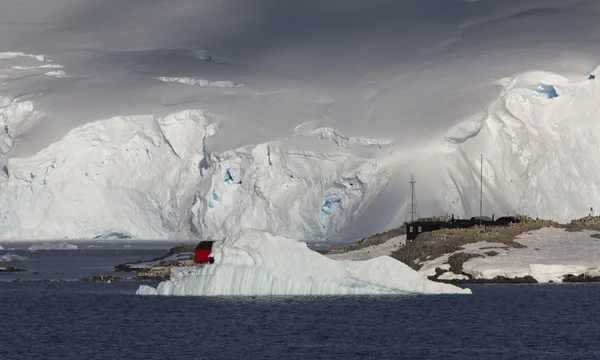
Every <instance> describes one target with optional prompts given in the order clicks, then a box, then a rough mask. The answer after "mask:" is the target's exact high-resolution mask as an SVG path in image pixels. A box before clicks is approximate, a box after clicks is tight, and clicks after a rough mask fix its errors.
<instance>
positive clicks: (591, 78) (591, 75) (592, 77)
mask: <svg viewBox="0 0 600 360" xmlns="http://www.w3.org/2000/svg"><path fill="white" fill-rule="evenodd" d="M594 79H596V75H594V74H590V77H589V78H588V80H594Z"/></svg>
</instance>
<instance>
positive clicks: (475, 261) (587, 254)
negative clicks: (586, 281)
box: [419, 228, 600, 283]
mask: <svg viewBox="0 0 600 360" xmlns="http://www.w3.org/2000/svg"><path fill="white" fill-rule="evenodd" d="M595 233H597V232H595V231H589V230H585V231H581V232H568V231H565V230H564V229H556V228H543V229H540V230H536V231H533V232H531V233H528V234H523V235H521V236H519V237H518V238H517V239H516V240H515V241H517V242H518V243H520V244H523V245H525V246H526V248H512V247H507V246H505V245H504V244H498V243H488V242H477V243H473V244H468V245H465V246H463V250H459V252H466V253H474V254H482V255H483V254H484V253H486V252H490V251H495V252H497V253H498V255H495V256H485V257H483V258H472V259H469V260H468V261H466V262H465V263H464V264H463V271H464V272H465V273H467V274H469V275H471V276H473V278H475V279H493V278H495V277H497V276H504V277H507V278H515V277H525V276H531V277H533V278H534V279H536V280H537V281H538V282H540V283H547V282H550V281H552V282H562V279H563V277H564V276H565V275H568V274H571V275H575V276H578V275H581V274H586V275H590V276H598V274H600V240H599V239H596V238H592V237H591V236H590V235H592V234H595ZM450 255H451V254H447V255H444V256H442V257H440V258H437V259H433V260H430V261H427V262H425V263H424V264H423V267H422V268H421V269H420V270H419V273H420V274H422V275H423V276H431V275H434V274H435V268H436V267H441V268H442V269H445V270H448V269H449V266H448V265H445V266H446V267H444V265H442V264H443V263H444V262H446V261H447V260H448V257H449V256H450ZM442 276H444V278H442V279H448V280H451V279H462V277H460V278H459V277H457V276H459V275H454V274H450V273H449V272H447V273H444V274H442ZM440 278H441V277H440Z"/></svg>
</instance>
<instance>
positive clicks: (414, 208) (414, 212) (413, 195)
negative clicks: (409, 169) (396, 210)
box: [406, 175, 419, 222]
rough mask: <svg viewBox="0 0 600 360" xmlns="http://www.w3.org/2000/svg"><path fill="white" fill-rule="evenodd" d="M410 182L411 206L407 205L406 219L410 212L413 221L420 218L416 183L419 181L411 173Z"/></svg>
mask: <svg viewBox="0 0 600 360" xmlns="http://www.w3.org/2000/svg"><path fill="white" fill-rule="evenodd" d="M408 183H409V184H410V188H409V189H410V190H409V195H408V197H409V199H410V207H408V206H407V207H406V221H408V218H409V214H410V221H411V222H412V221H415V220H416V219H418V218H419V206H418V205H417V194H416V190H415V184H416V183H417V182H416V181H415V178H414V176H413V175H410V181H409V182H408Z"/></svg>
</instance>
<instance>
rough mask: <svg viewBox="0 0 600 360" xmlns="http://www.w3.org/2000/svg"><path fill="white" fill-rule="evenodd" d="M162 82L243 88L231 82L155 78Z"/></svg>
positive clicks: (191, 78) (207, 86) (186, 78)
mask: <svg viewBox="0 0 600 360" xmlns="http://www.w3.org/2000/svg"><path fill="white" fill-rule="evenodd" d="M156 79H157V80H160V81H162V82H166V83H179V84H185V85H191V86H199V87H206V88H235V87H243V86H244V85H241V84H237V83H235V82H233V81H213V80H206V79H198V78H193V77H166V76H160V77H157V78H156Z"/></svg>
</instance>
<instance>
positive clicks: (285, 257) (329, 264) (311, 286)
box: [137, 229, 471, 296]
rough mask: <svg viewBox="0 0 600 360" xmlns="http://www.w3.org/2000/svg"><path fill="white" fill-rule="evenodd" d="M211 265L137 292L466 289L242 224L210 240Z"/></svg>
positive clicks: (386, 260)
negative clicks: (338, 256)
mask: <svg viewBox="0 0 600 360" xmlns="http://www.w3.org/2000/svg"><path fill="white" fill-rule="evenodd" d="M212 253H213V256H214V264H210V265H206V266H204V267H202V268H177V269H173V270H172V273H171V280H167V281H164V282H161V283H160V284H159V285H158V287H157V288H156V289H155V288H152V287H149V286H146V285H142V286H140V288H139V289H138V291H137V294H139V295H184V296H192V295H194V296H199V295H202V296H211V295H225V296H227V295H340V294H442V293H446V294H469V293H471V291H470V290H469V289H461V288H458V287H455V286H453V285H447V284H441V283H435V282H433V281H430V280H427V279H426V278H424V277H422V276H421V275H420V274H418V273H417V272H416V271H414V270H412V269H411V268H410V267H408V266H407V265H405V264H403V263H401V262H400V261H397V260H395V259H392V258H390V257H388V256H381V257H378V258H375V259H370V260H366V261H336V260H332V259H329V258H327V257H325V256H323V255H321V254H319V253H317V252H314V251H312V250H310V249H308V247H307V246H306V244H305V243H302V242H299V241H296V240H292V239H288V238H284V237H281V236H275V235H271V234H269V233H266V232H261V231H257V230H253V229H245V230H243V231H241V232H239V233H237V234H236V235H233V236H231V237H228V238H227V239H225V240H224V241H220V242H218V243H216V244H214V245H213V251H212Z"/></svg>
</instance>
